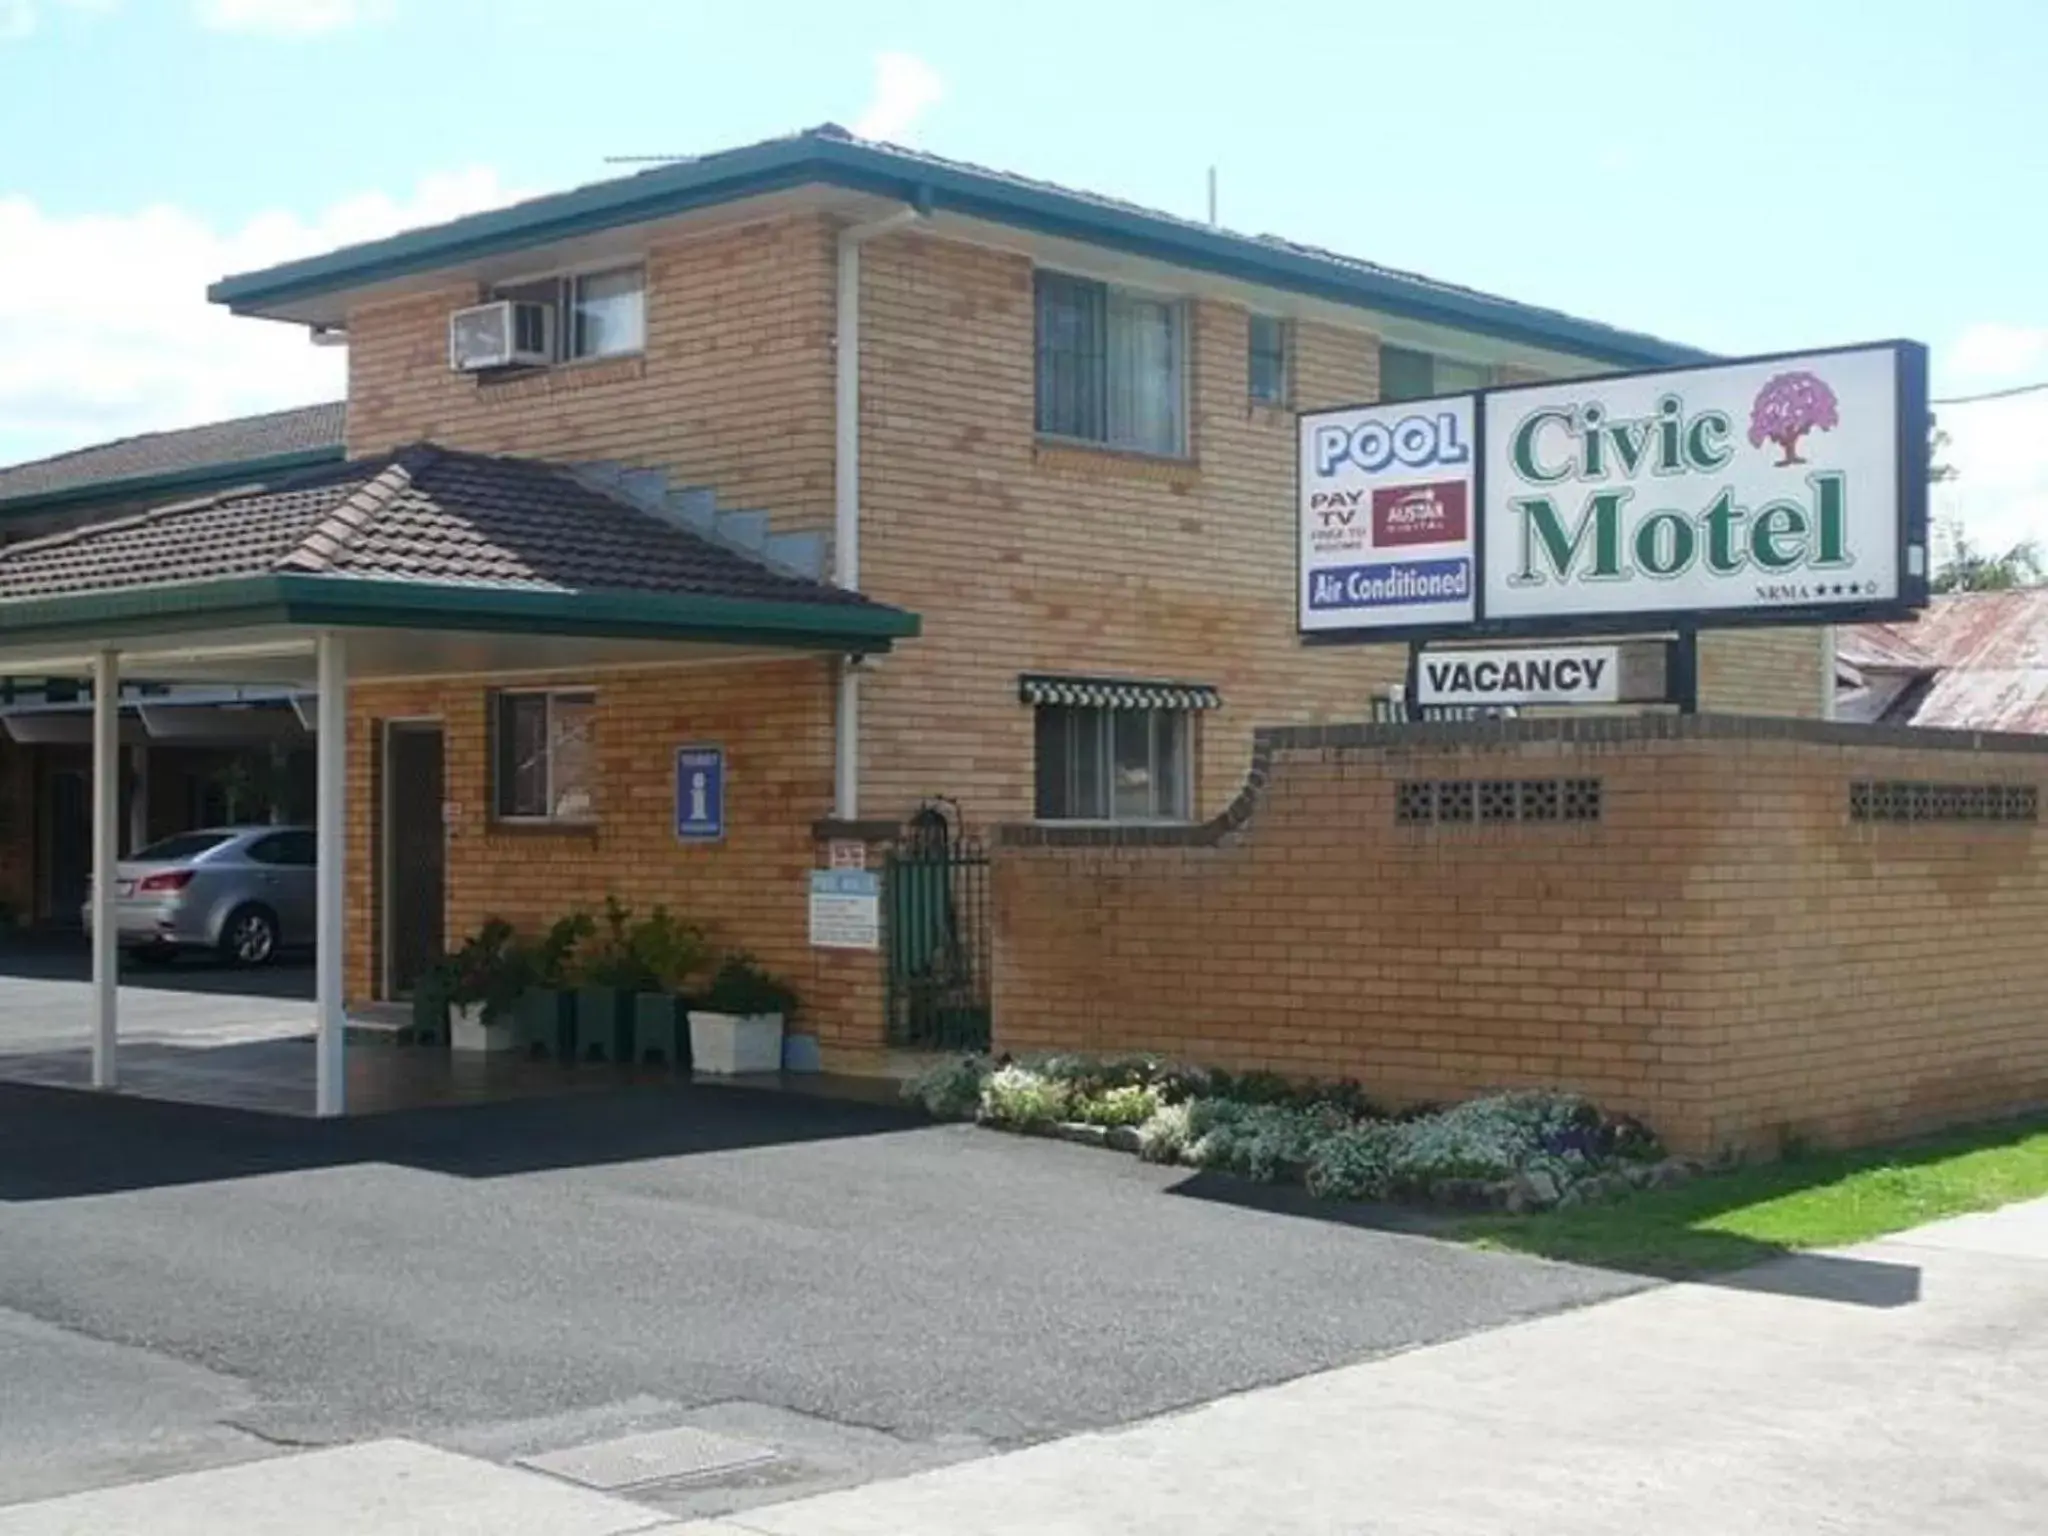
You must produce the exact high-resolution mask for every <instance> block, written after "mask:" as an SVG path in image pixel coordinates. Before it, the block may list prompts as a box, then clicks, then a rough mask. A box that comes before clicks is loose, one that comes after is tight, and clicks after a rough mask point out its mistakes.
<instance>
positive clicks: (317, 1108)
mask: <svg viewBox="0 0 2048 1536" xmlns="http://www.w3.org/2000/svg"><path fill="white" fill-rule="evenodd" d="M318 671H319V682H320V701H319V706H318V714H317V717H316V718H317V721H318V726H317V729H316V731H315V737H316V742H315V753H316V756H317V758H318V771H317V774H316V778H317V781H318V787H317V794H318V807H317V809H316V811H315V814H314V818H313V835H314V860H315V863H316V865H317V869H316V874H315V881H316V883H315V886H314V928H315V941H316V943H317V945H318V948H317V949H316V950H315V952H314V958H313V993H314V997H315V999H316V1006H317V1008H318V1012H319V1023H318V1028H317V1035H316V1039H315V1045H314V1055H315V1058H316V1064H315V1068H314V1087H313V1111H314V1113H315V1114H318V1115H338V1114H341V1113H342V1111H343V1110H344V1108H346V1105H347V1086H348V1059H347V1042H348V1015H347V1013H346V1011H345V1010H344V1009H343V1006H342V993H341V988H342V940H343V924H342V905H343V902H344V901H345V900H346V891H347V883H346V880H345V865H344V862H343V861H344V859H345V857H346V855H347V851H348V844H347V828H348V804H347V798H346V792H347V782H346V780H347V771H348V652H347V650H346V647H345V643H344V641H343V640H342V637H341V636H340V635H338V634H336V633H335V632H334V631H332V630H322V631H321V632H320V638H319V643H318Z"/></svg>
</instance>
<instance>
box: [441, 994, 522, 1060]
mask: <svg viewBox="0 0 2048 1536" xmlns="http://www.w3.org/2000/svg"><path fill="white" fill-rule="evenodd" d="M448 1049H449V1050H451V1051H461V1052H464V1053H466V1054H475V1055H480V1056H494V1055H497V1054H498V1053H500V1052H502V1051H516V1050H518V1049H519V1031H518V1029H517V1028H516V1027H515V1026H514V1024H513V1022H512V1020H511V1019H510V1018H503V1019H493V1020H492V1021H491V1022H490V1023H488V1024H486V1023H485V1022H484V1008H483V1004H482V1003H471V1004H470V1005H469V1006H468V1007H466V1008H454V1007H451V1008H450V1009H449V1010H448Z"/></svg>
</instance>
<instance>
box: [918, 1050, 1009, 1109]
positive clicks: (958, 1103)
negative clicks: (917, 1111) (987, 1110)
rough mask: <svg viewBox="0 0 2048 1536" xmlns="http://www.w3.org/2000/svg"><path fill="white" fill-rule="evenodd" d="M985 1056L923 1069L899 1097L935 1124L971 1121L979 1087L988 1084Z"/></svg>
mask: <svg viewBox="0 0 2048 1536" xmlns="http://www.w3.org/2000/svg"><path fill="white" fill-rule="evenodd" d="M989 1071H990V1067H989V1062H988V1058H987V1057H986V1056H962V1057H960V1058H959V1059H957V1060H954V1061H942V1062H940V1063H939V1064H938V1065H937V1066H935V1067H927V1068H926V1069H925V1070H924V1071H922V1072H920V1073H918V1074H917V1076H915V1077H913V1078H912V1079H910V1081H909V1082H907V1083H905V1084H904V1085H903V1097H905V1098H906V1099H910V1100H913V1101H915V1102H916V1103H919V1104H922V1105H923V1106H924V1109H925V1113H926V1114H928V1115H930V1116H932V1117H933V1118H934V1119H938V1120H972V1119H973V1118H974V1116H975V1113H976V1111H978V1110H979V1109H980V1108H981V1089H982V1084H984V1083H985V1082H987V1081H988V1075H989Z"/></svg>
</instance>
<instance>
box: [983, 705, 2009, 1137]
mask: <svg viewBox="0 0 2048 1536" xmlns="http://www.w3.org/2000/svg"><path fill="white" fill-rule="evenodd" d="M1403 734H1404V733H1401V732H1399V731H1390V730H1388V729H1386V728H1373V727H1338V728H1332V729H1331V730H1329V731H1313V730H1310V731H1299V730H1296V731H1287V730H1281V731H1275V732H1272V733H1267V734H1265V735H1264V737H1263V745H1262V750H1261V754H1260V761H1259V762H1258V764H1257V765H1256V766H1255V768H1254V770H1253V775H1252V778H1251V780H1250V782H1249V785H1248V787H1247V788H1246V789H1245V791H1244V792H1243V793H1241V795H1240V797H1239V798H1238V800H1237V801H1236V802H1234V803H1233V806H1232V808H1231V810H1230V811H1229V812H1228V813H1226V815H1225V817H1223V818H1221V819H1219V820H1218V821H1216V822H1214V823H1212V824H1210V825H1208V826H1206V827H1202V828H1196V829H1189V830H1186V831H1163V830H1162V831H1148V832H1147V833H1145V834H1143V836H1144V838H1145V839H1146V840H1147V841H1149V842H1150V843H1152V844H1153V846H1144V845H1142V844H1141V843H1140V842H1139V841H1138V838H1139V836H1140V834H1137V833H1126V834H1124V839H1125V840H1124V841H1123V842H1122V843H1121V844H1119V843H1118V842H1116V841H1115V840H1114V837H1115V835H1114V834H1110V833H1106V832H1105V833H1103V834H1100V835H1097V834H1093V833H1090V832H1084V831H1081V830H1079V829H1073V830H1065V829H1047V828H1039V827H1017V828H1009V829H1005V833H1004V845H1003V846H1002V847H1000V848H999V850H998V853H997V858H996V866H995V871H994V889H995V921H996V950H997V966H996V978H997V999H996V1002H997V1012H996V1018H997V1031H998V1039H997V1045H998V1047H999V1048H1002V1049H1009V1050H1041V1049H1059V1050H1089V1051H1118V1050H1136V1049H1145V1050H1158V1051H1165V1052H1168V1053H1171V1054H1174V1055H1177V1056H1183V1057H1187V1058H1190V1059H1194V1060H1200V1061H1207V1062H1214V1063H1217V1064H1220V1065H1225V1066H1231V1067H1237V1068H1254V1067H1257V1068H1268V1069H1272V1070H1275V1071H1279V1072H1283V1073H1288V1074H1292V1075H1298V1076H1313V1077H1352V1078H1356V1079H1358V1080H1359V1081H1361V1082H1362V1083H1363V1084H1365V1086H1366V1087H1367V1089H1368V1090H1369V1091H1371V1092H1373V1093H1375V1094H1379V1095H1384V1096H1386V1097H1388V1098H1391V1099H1396V1100H1411V1099H1449V1098H1456V1097H1462V1096H1467V1095H1470V1094H1473V1093H1477V1092H1482V1091H1485V1090H1488V1089H1493V1088H1499V1087H1509V1086H1527V1085H1541V1086H1559V1087H1566V1088H1572V1089H1577V1090H1580V1091H1583V1092H1586V1093H1588V1094H1591V1095H1593V1096H1594V1097H1596V1098H1597V1099H1599V1100H1600V1101H1601V1102H1602V1103H1604V1104H1606V1105H1608V1106H1610V1107H1612V1108H1615V1109H1619V1110H1626V1111H1631V1112H1634V1113H1637V1114H1640V1115H1642V1116H1644V1117H1645V1118H1646V1119H1648V1120H1649V1121H1650V1122H1651V1123H1652V1124H1653V1125H1654V1126H1656V1128H1657V1129H1658V1130H1659V1131H1660V1132H1661V1133H1662V1134H1663V1135H1664V1136H1665V1137H1667V1138H1668V1139H1669V1140H1670V1141H1671V1142H1672V1144H1674V1145H1675V1146H1677V1147H1680V1148H1682V1149H1684V1150H1687V1151H1693V1152H1705V1151H1710V1150H1715V1149H1719V1148H1722V1147H1727V1146H1735V1147H1746V1148H1759V1147H1762V1148H1768V1147H1769V1146H1771V1145H1773V1144H1774V1143H1775V1142H1776V1141H1777V1139H1778V1138H1780V1137H1781V1136H1782V1135H1784V1134H1787V1133H1797V1134H1801V1135H1807V1136H1812V1137H1816V1138H1818V1139H1822V1140H1826V1141H1837V1142H1856V1141H1868V1140H1876V1139H1880V1138H1884V1137H1890V1136H1895V1135H1900V1134H1904V1133H1908V1132H1912V1131H1916V1130H1920V1129H1925V1128H1928V1127H1931V1126H1935V1125H1940V1124H1943V1123H1948V1122H1952V1121H1958V1120H1963V1119H1969V1118H1974V1117H1980V1116H1986V1115H1991V1114H1996V1113H2000V1112H2004V1111H2013V1110H2019V1109H2023V1108H2029V1107H2033V1106H2037V1105H2039V1104H2041V1103H2043V1102H2048V1027H2044V1025H2043V1022H2042V1017H2041V1008H2040V999H2041V997H2042V995H2043V993H2044V991H2048V952H2044V951H2043V949H2042V947H2041V945H2040V943H2039V938H2038V936H2039V934H2040V932H2041V930H2042V928H2043V926H2044V924H2048V862H2044V855H2048V835H2044V833H2043V831H2042V828H2041V826H2040V825H2039V823H2038V822H1986V821H1963V820H1954V821H1950V820H1941V821H1916V822H1903V823H1902V822H1891V821H1862V820H1855V819H1852V817H1851V815H1850V786H1851V784H1852V782H1854V781H1858V780H1878V781H1901V780H1903V781H1922V782H1929V783H1936V784H1963V785H1981V784H2001V785H2021V786H2032V787H2033V789H2034V791H2035V793H2036V795H2037V796H2038V795H2040V794H2041V792H2042V789H2043V787H2044V786H2048V743H2044V742H2042V741H2039V740H2037V739H2034V738H2024V737H2021V738H2011V737H2008V738H1986V737H1969V736H1962V735H1948V734H1946V733H1942V734H1939V735H1937V734H1936V733H1888V734H1887V733H1880V732H1877V731H1875V730H1872V729H1870V728H1867V727H1842V726H1827V725H1821V724H1818V723H1803V722H1783V723H1773V722H1768V721H1755V720H1738V719H1715V718H1712V717H1707V718H1702V719H1697V720H1678V719H1675V718H1671V717H1663V718H1650V719H1637V720H1606V721H1589V722H1584V723H1579V724H1572V723H1551V722H1516V723H1511V724H1508V725H1506V726H1504V727H1503V726H1495V727H1491V728H1473V727H1439V728H1432V729H1431V730H1430V731H1428V732H1424V733H1406V736H1407V739H1405V740H1404V739H1403ZM1916 734H1924V735H1926V736H1928V737H1929V738H1931V739H1930V740H1928V741H1926V742H1924V743H1920V742H1916V741H1915V735H1916ZM1521 779H1545V780H1549V779H1596V780H1598V781H1599V783H1600V786H1601V811H1600V816H1599V819H1598V820H1597V821H1588V822H1567V821H1543V822H1522V821H1507V822H1501V823H1498V824H1485V823H1481V822H1478V821H1474V822H1471V823H1465V824H1455V823H1454V824H1438V823H1428V824H1403V823H1400V822H1398V821H1397V819H1396V794H1397V786H1398V785H1399V784H1401V783H1402V782H1404V781H1406V782H1415V781H1441V780H1453V781H1484V780H1494V781H1499V780H1521Z"/></svg>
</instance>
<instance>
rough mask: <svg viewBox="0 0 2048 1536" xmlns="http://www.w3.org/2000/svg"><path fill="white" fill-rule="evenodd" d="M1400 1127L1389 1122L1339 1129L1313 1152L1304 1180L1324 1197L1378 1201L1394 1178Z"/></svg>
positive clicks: (1321, 1197) (1318, 1143) (1310, 1189)
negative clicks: (1395, 1152) (1396, 1143)
mask: <svg viewBox="0 0 2048 1536" xmlns="http://www.w3.org/2000/svg"><path fill="white" fill-rule="evenodd" d="M1398 1135H1399V1129H1398V1127H1396V1126H1394V1125H1393V1124H1391V1123H1389V1122H1386V1121H1377V1122H1374V1123H1371V1124H1367V1125H1356V1126H1353V1127H1351V1128H1350V1129H1349V1130H1343V1131H1335V1132H1332V1133H1331V1134H1330V1135H1328V1136H1325V1137H1324V1138H1323V1139H1322V1140H1321V1141H1318V1142H1317V1143H1316V1144H1315V1147H1314V1149H1313V1150H1312V1151H1311V1152H1310V1153H1309V1159H1308V1168H1307V1171H1306V1172H1305V1174H1304V1176H1303V1182H1304V1183H1306V1184H1307V1185H1308V1190H1309V1193H1310V1194H1312V1195H1315V1196H1316V1197H1317V1198H1319V1199H1323V1200H1378V1199H1381V1198H1383V1197H1384V1196H1385V1195H1386V1193H1387V1191H1388V1188H1389V1186H1390V1185H1391V1183H1392V1179H1393V1152H1394V1142H1395V1140H1396V1138H1397V1137H1398Z"/></svg>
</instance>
